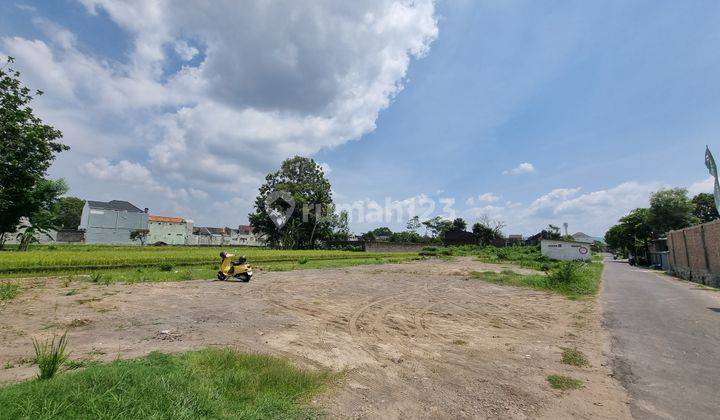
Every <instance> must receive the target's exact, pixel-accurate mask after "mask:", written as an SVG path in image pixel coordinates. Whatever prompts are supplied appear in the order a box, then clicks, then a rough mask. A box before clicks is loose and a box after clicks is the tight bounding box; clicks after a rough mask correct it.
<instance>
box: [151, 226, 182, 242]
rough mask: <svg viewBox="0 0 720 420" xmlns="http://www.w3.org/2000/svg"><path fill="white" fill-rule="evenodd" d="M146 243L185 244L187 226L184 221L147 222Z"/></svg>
mask: <svg viewBox="0 0 720 420" xmlns="http://www.w3.org/2000/svg"><path fill="white" fill-rule="evenodd" d="M148 230H150V234H149V235H148V240H147V243H149V244H154V243H155V242H165V243H166V244H168V245H185V244H186V243H187V234H188V232H187V227H186V224H185V223H172V222H152V221H150V222H148Z"/></svg>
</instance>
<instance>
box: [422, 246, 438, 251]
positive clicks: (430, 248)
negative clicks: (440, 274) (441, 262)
mask: <svg viewBox="0 0 720 420" xmlns="http://www.w3.org/2000/svg"><path fill="white" fill-rule="evenodd" d="M422 250H423V251H430V252H435V251H437V250H438V249H437V247H436V246H426V247H424V248H423V249H422Z"/></svg>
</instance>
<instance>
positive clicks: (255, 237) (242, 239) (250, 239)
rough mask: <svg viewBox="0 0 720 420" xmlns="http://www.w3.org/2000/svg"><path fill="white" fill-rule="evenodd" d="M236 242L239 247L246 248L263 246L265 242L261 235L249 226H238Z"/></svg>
mask: <svg viewBox="0 0 720 420" xmlns="http://www.w3.org/2000/svg"><path fill="white" fill-rule="evenodd" d="M238 242H239V244H240V245H248V246H265V245H266V243H265V240H264V239H263V235H261V234H260V233H259V232H256V231H255V229H254V228H253V227H252V226H250V225H240V226H238Z"/></svg>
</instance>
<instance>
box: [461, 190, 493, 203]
mask: <svg viewBox="0 0 720 420" xmlns="http://www.w3.org/2000/svg"><path fill="white" fill-rule="evenodd" d="M498 200H500V196H499V195H496V194H494V193H491V192H487V193H485V194H480V195H479V196H477V197H470V198H468V199H467V200H465V205H468V206H474V205H475V204H477V203H494V202H496V201H498Z"/></svg>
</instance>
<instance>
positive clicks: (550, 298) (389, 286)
mask: <svg viewBox="0 0 720 420" xmlns="http://www.w3.org/2000/svg"><path fill="white" fill-rule="evenodd" d="M503 268H506V267H503V266H498V265H489V264H483V263H480V262H478V261H474V260H472V259H470V258H458V259H456V260H454V261H437V260H432V261H422V262H414V263H407V264H388V265H381V266H377V265H375V266H357V267H351V268H342V269H327V270H303V271H294V272H276V273H259V274H258V276H257V277H256V279H253V281H252V282H251V283H249V284H244V283H224V282H211V281H187V282H177V283H145V284H135V285H120V284H115V285H111V286H103V285H96V284H90V283H87V282H82V283H81V282H75V283H73V284H71V285H69V287H63V285H62V284H60V282H59V281H58V280H52V279H48V280H45V281H35V283H36V284H35V285H34V286H33V287H32V288H31V289H29V290H26V291H25V292H24V293H23V294H22V295H21V296H20V297H18V298H16V299H15V300H13V301H11V302H9V303H6V304H5V305H4V306H3V307H2V308H0V343H2V345H1V346H0V364H1V365H6V363H8V364H9V366H13V367H10V368H6V369H0V382H9V381H17V380H20V379H25V378H28V377H31V376H32V375H33V374H34V372H35V367H34V366H30V365H28V364H27V363H25V364H23V362H24V361H27V360H29V358H30V357H31V353H32V345H31V338H32V337H41V336H45V335H49V334H51V333H52V332H53V331H54V330H58V329H59V330H64V329H65V328H69V331H70V333H69V336H70V347H71V349H72V352H73V354H72V358H73V359H95V360H112V359H115V358H117V357H122V358H129V357H136V356H141V355H144V354H147V353H148V352H150V351H152V350H160V351H167V352H172V351H181V350H187V349H194V348H198V347H202V346H208V345H217V346H230V347H234V348H237V349H238V350H242V351H257V352H263V353H271V354H276V355H280V356H286V357H289V358H291V359H293V360H295V361H296V362H298V363H300V364H301V365H305V366H315V367H319V366H322V367H328V368H332V369H334V370H341V371H344V372H346V375H345V377H344V379H343V380H342V381H341V382H340V383H339V384H338V387H336V389H333V390H331V391H330V392H329V393H327V394H325V395H324V396H323V397H322V398H321V399H320V400H319V401H317V404H319V405H321V406H322V407H323V408H324V409H325V410H326V411H327V412H328V413H329V415H330V416H331V417H339V418H379V417H381V418H487V417H490V418H537V417H545V418H570V417H572V418H626V417H629V413H628V409H627V406H626V401H627V396H626V394H625V392H624V391H623V390H622V388H621V387H620V386H619V385H618V384H617V382H616V381H614V380H613V379H612V378H611V377H610V376H609V369H608V368H607V367H605V365H606V363H605V360H606V358H605V356H604V352H605V351H606V350H607V348H606V343H607V337H606V336H605V335H604V332H603V331H602V329H601V327H600V323H599V315H598V308H597V305H596V303H595V302H594V301H585V302H581V301H570V300H567V299H565V298H563V297H559V296H556V295H552V294H549V293H544V292H540V291H535V290H530V289H521V288H513V287H502V286H496V285H492V284H488V283H484V282H481V281H477V280H470V279H469V278H468V277H467V273H468V272H469V271H472V270H478V271H486V270H492V271H500V270H502V269H503ZM519 271H522V270H519ZM73 290H74V291H75V292H74V293H72V291H73ZM564 346H566V347H577V348H579V349H580V350H582V351H583V352H585V353H586V354H587V355H588V357H589V359H590V361H591V365H592V366H591V367H587V368H574V367H571V366H568V365H564V364H562V363H560V358H561V351H562V350H561V347H564ZM549 374H565V375H570V376H573V377H576V378H579V379H583V380H584V381H585V388H583V389H582V390H578V391H571V392H562V391H556V390H553V389H551V388H550V387H549V385H548V384H547V382H546V379H545V378H546V376H547V375H549Z"/></svg>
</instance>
